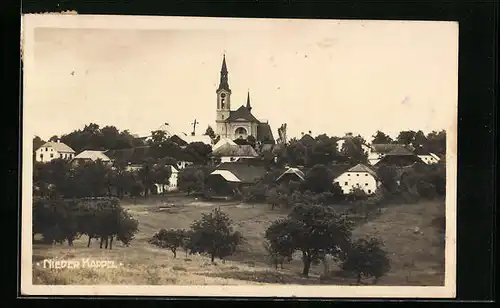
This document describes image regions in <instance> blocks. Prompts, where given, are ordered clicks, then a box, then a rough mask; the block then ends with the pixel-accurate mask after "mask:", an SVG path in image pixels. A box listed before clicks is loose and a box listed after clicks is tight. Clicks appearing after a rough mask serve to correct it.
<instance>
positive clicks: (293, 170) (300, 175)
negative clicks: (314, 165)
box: [276, 168, 305, 181]
mask: <svg viewBox="0 0 500 308" xmlns="http://www.w3.org/2000/svg"><path fill="white" fill-rule="evenodd" d="M285 174H295V175H296V176H297V177H298V178H299V179H301V180H302V181H303V180H304V179H305V174H304V172H303V171H302V170H300V169H299V168H288V169H287V170H286V171H285V172H283V173H282V174H281V175H280V176H278V178H277V179H276V181H279V179H281V178H282V177H283V176H284V175H285Z"/></svg>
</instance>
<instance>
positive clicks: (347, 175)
mask: <svg viewBox="0 0 500 308" xmlns="http://www.w3.org/2000/svg"><path fill="white" fill-rule="evenodd" d="M334 183H338V184H339V185H340V187H341V188H342V192H343V193H344V194H349V193H351V192H352V191H353V189H354V188H355V187H358V188H360V189H362V190H363V191H364V192H365V193H366V194H368V195H370V194H373V193H375V191H377V189H378V188H379V187H380V185H381V182H380V181H379V179H378V177H377V174H376V173H375V171H373V170H372V169H370V168H368V167H367V166H365V165H363V164H357V165H356V166H354V167H352V168H350V169H348V170H347V171H345V172H343V173H342V174H341V175H339V176H338V177H336V178H335V179H334Z"/></svg>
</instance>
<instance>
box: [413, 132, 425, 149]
mask: <svg viewBox="0 0 500 308" xmlns="http://www.w3.org/2000/svg"><path fill="white" fill-rule="evenodd" d="M411 145H412V146H413V148H414V149H415V150H416V151H426V150H428V144H427V137H425V134H424V133H423V132H422V131H421V130H419V131H417V132H416V133H415V136H414V137H413V141H412V143H411Z"/></svg>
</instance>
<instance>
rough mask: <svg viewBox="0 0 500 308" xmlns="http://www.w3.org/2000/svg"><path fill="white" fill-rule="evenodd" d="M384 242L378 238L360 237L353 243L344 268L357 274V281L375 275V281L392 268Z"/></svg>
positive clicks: (343, 265) (359, 281)
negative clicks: (384, 248)
mask: <svg viewBox="0 0 500 308" xmlns="http://www.w3.org/2000/svg"><path fill="white" fill-rule="evenodd" d="M382 247H383V242H382V241H381V240H379V239H377V238H370V239H368V240H367V239H358V240H357V241H355V242H354V243H352V246H351V249H350V250H349V252H348V253H347V258H346V259H345V260H344V262H343V264H342V269H343V270H344V271H347V272H351V273H353V274H355V275H356V277H357V283H358V284H359V283H361V278H362V277H367V278H369V277H374V278H375V279H374V281H373V282H374V283H377V281H378V279H379V278H380V277H382V276H383V275H385V274H386V273H387V272H388V271H389V270H390V268H391V266H390V261H389V257H388V255H387V252H386V251H385V250H383V248H382Z"/></svg>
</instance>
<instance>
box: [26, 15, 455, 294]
mask: <svg viewBox="0 0 500 308" xmlns="http://www.w3.org/2000/svg"><path fill="white" fill-rule="evenodd" d="M21 37H22V42H21V44H22V45H21V55H22V61H23V67H22V69H23V74H24V75H23V78H24V79H23V84H22V87H23V97H22V106H23V111H22V112H23V124H22V129H23V132H22V136H23V161H22V163H23V166H22V172H23V174H22V234H21V243H22V245H21V246H22V247H21V292H22V293H23V294H25V295H123V296H126V295H129V296H134V295H152V296H153V295H154V296H258V297H291V296H296V297H373V298H377V297H412V298H425V297H433V298H437V297H442V298H445V297H449V298H451V297H453V296H454V295H455V285H456V282H455V280H456V247H455V246H456V169H457V162H456V159H457V153H456V152H457V150H456V148H457V145H456V143H457V127H456V125H457V106H458V101H457V97H458V24H457V23H455V22H438V21H396V20H394V21H383V20H380V21H374V20H313V19H309V20H307V19H257V18H252V19H245V18H208V17H196V18H195V17H192V18H191V17H162V16H155V17H153V16H119V15H115V16H111V15H110V16H106V15H76V14H75V15H44V14H29V15H24V16H23V17H22V33H21Z"/></svg>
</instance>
